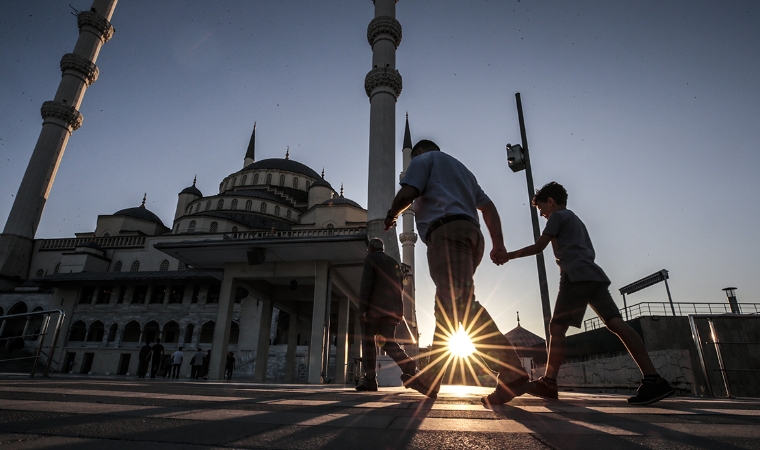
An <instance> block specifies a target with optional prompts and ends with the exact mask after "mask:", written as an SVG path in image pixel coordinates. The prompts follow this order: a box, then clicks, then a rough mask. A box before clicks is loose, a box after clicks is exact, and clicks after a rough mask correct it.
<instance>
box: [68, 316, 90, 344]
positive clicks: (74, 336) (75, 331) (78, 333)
mask: <svg viewBox="0 0 760 450" xmlns="http://www.w3.org/2000/svg"><path fill="white" fill-rule="evenodd" d="M86 335H87V325H85V324H84V322H83V321H81V320H77V321H76V322H74V323H72V324H71V328H69V339H68V341H69V342H82V341H84V338H85V336H86Z"/></svg>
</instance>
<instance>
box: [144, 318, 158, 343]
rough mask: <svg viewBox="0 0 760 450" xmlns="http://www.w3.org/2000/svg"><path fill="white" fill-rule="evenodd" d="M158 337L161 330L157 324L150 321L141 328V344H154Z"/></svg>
mask: <svg viewBox="0 0 760 450" xmlns="http://www.w3.org/2000/svg"><path fill="white" fill-rule="evenodd" d="M160 336H161V328H160V327H159V326H158V322H156V321H155V320H151V321H150V322H148V323H146V324H145V328H143V342H150V343H152V342H156V339H158V338H159V337H160Z"/></svg>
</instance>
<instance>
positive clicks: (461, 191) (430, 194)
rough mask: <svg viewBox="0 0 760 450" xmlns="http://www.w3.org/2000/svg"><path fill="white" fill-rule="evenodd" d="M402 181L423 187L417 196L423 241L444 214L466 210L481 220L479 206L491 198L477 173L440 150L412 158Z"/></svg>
mask: <svg viewBox="0 0 760 450" xmlns="http://www.w3.org/2000/svg"><path fill="white" fill-rule="evenodd" d="M400 184H401V185H402V186H403V185H405V184H406V185H409V186H412V187H415V188H417V190H418V191H420V196H419V197H417V198H416V199H415V200H414V218H415V221H416V222H417V230H418V231H419V233H420V237H421V238H422V241H423V242H425V238H426V237H427V236H426V235H427V230H428V228H429V227H430V225H431V224H432V223H433V222H435V221H436V220H438V219H441V218H443V217H447V216H454V215H460V214H463V215H466V216H468V217H469V218H470V219H472V222H473V223H476V224H477V223H480V222H479V220H478V207H480V206H483V205H486V204H488V203H489V202H490V201H491V199H490V198H488V196H487V195H486V193H485V192H483V189H481V187H480V185H479V184H478V180H477V179H476V178H475V175H473V174H472V172H470V170H469V169H467V167H465V166H464V164H462V163H461V162H459V161H458V160H457V159H456V158H454V157H453V156H450V155H447V154H446V153H443V152H441V151H430V152H426V153H423V154H421V155H420V156H417V157H415V158H414V159H412V162H411V163H409V167H407V169H406V174H405V175H404V178H403V179H402V180H401V183H400Z"/></svg>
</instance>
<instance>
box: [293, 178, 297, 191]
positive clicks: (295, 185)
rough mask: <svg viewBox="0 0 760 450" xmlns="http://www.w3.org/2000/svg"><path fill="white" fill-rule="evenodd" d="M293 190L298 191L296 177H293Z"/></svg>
mask: <svg viewBox="0 0 760 450" xmlns="http://www.w3.org/2000/svg"><path fill="white" fill-rule="evenodd" d="M293 189H298V177H293Z"/></svg>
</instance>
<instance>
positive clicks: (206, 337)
mask: <svg viewBox="0 0 760 450" xmlns="http://www.w3.org/2000/svg"><path fill="white" fill-rule="evenodd" d="M215 325H216V324H215V323H214V322H213V321H208V322H206V323H204V324H203V326H201V332H200V333H198V343H199V344H210V343H211V342H213V340H214V326H215Z"/></svg>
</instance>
